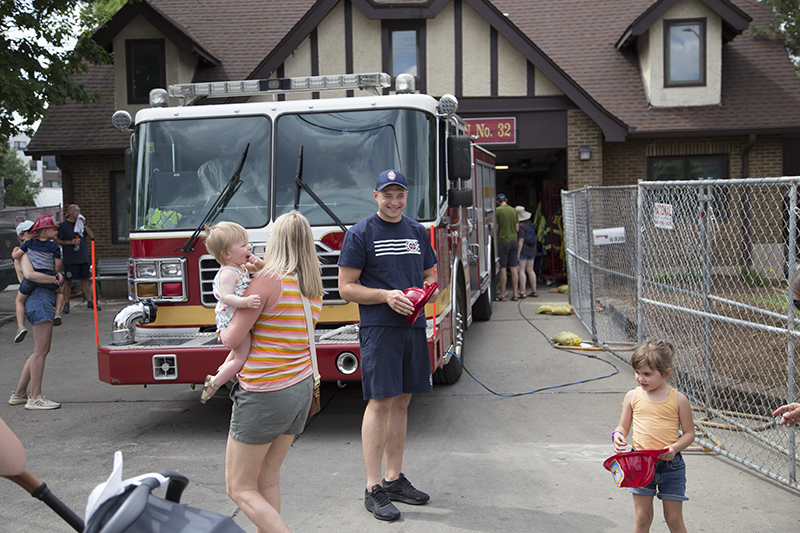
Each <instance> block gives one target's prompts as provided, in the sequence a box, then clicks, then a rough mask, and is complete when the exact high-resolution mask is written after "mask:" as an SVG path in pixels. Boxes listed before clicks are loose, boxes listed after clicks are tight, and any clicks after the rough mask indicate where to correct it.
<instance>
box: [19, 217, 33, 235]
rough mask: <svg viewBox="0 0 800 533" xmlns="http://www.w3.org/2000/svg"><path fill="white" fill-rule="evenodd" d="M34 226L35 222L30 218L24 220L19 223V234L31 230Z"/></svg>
mask: <svg viewBox="0 0 800 533" xmlns="http://www.w3.org/2000/svg"><path fill="white" fill-rule="evenodd" d="M32 227H33V222H31V221H30V220H23V221H22V222H20V223H19V224H17V235H22V234H23V233H25V232H26V231H29V230H30V229H31V228H32Z"/></svg>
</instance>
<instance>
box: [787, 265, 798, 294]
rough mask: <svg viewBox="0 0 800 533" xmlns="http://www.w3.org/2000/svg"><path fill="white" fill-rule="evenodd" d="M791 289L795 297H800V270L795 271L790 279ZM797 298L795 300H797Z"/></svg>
mask: <svg viewBox="0 0 800 533" xmlns="http://www.w3.org/2000/svg"><path fill="white" fill-rule="evenodd" d="M789 288H790V289H792V293H793V296H794V295H797V296H800V268H798V269H797V270H795V271H794V274H792V277H791V279H789ZM797 296H795V298H797Z"/></svg>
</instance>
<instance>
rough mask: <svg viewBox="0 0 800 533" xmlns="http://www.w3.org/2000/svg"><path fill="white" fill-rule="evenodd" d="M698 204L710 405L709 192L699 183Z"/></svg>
mask: <svg viewBox="0 0 800 533" xmlns="http://www.w3.org/2000/svg"><path fill="white" fill-rule="evenodd" d="M697 191H698V196H699V200H700V202H699V205H700V229H701V233H700V242H701V255H700V257H701V263H702V272H703V312H704V313H706V315H705V317H704V318H703V331H704V332H705V334H704V335H703V367H704V368H705V371H706V379H705V380H704V382H703V400H704V402H705V404H706V406H711V405H712V403H711V390H712V384H711V382H712V379H713V373H712V371H711V319H710V318H709V314H710V313H711V302H710V301H709V299H708V295H709V293H710V292H711V287H710V285H711V261H710V260H709V241H710V239H709V238H708V218H709V215H708V206H709V194H708V187H707V186H705V185H701V186H700V187H698V188H697Z"/></svg>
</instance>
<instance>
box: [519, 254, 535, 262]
mask: <svg viewBox="0 0 800 533" xmlns="http://www.w3.org/2000/svg"><path fill="white" fill-rule="evenodd" d="M534 259H536V256H535V255H534V256H531V257H527V256H524V255H521V254H520V256H519V260H520V261H533V260H534Z"/></svg>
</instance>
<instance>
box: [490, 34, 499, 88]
mask: <svg viewBox="0 0 800 533" xmlns="http://www.w3.org/2000/svg"><path fill="white" fill-rule="evenodd" d="M498 76H499V73H498V65H497V30H496V29H495V27H494V26H492V27H491V28H489V94H490V95H491V96H493V97H497V81H498V80H497V78H498Z"/></svg>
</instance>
